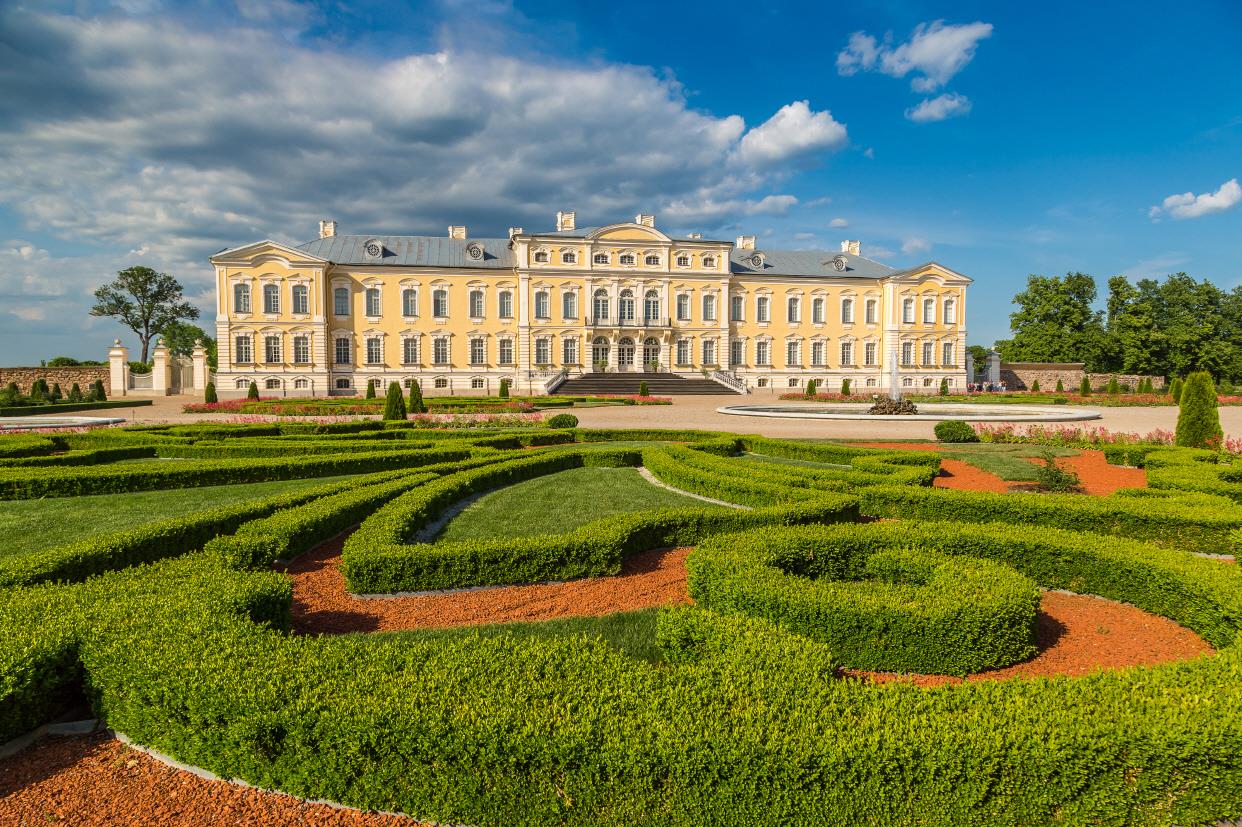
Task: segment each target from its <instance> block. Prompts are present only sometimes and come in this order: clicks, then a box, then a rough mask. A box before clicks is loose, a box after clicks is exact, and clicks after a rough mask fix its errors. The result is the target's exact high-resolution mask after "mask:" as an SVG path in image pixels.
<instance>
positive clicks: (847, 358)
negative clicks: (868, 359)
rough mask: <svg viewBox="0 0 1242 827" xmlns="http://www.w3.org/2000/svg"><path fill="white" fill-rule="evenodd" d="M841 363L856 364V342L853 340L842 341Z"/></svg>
mask: <svg viewBox="0 0 1242 827" xmlns="http://www.w3.org/2000/svg"><path fill="white" fill-rule="evenodd" d="M841 364H842V365H852V364H854V343H853V342H842V343H841Z"/></svg>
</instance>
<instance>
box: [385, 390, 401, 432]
mask: <svg viewBox="0 0 1242 827" xmlns="http://www.w3.org/2000/svg"><path fill="white" fill-rule="evenodd" d="M384 421H385V422H404V421H405V400H404V399H402V398H401V386H400V385H398V384H397V383H396V382H389V383H388V394H387V395H386V396H385V397H384Z"/></svg>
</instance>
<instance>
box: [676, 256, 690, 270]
mask: <svg viewBox="0 0 1242 827" xmlns="http://www.w3.org/2000/svg"><path fill="white" fill-rule="evenodd" d="M677 266H678V267H689V266H690V256H688V255H686V254H685V253H682V254H681V255H679V256H678V257H677Z"/></svg>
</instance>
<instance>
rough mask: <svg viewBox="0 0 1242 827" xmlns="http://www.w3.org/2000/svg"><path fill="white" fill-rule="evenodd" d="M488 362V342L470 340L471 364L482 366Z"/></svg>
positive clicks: (484, 340)
mask: <svg viewBox="0 0 1242 827" xmlns="http://www.w3.org/2000/svg"><path fill="white" fill-rule="evenodd" d="M486 361H487V340H486V339H471V340H470V364H472V365H481V364H483V363H485V362H486Z"/></svg>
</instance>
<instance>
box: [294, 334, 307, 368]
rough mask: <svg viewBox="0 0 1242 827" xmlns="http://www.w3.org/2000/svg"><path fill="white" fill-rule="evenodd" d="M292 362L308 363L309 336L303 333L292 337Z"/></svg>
mask: <svg viewBox="0 0 1242 827" xmlns="http://www.w3.org/2000/svg"><path fill="white" fill-rule="evenodd" d="M293 364H295V365H309V364H310V336H309V335H307V334H305V333H298V334H297V335H295V336H294V337H293Z"/></svg>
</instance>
